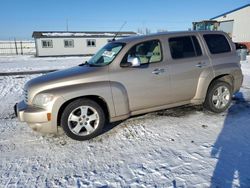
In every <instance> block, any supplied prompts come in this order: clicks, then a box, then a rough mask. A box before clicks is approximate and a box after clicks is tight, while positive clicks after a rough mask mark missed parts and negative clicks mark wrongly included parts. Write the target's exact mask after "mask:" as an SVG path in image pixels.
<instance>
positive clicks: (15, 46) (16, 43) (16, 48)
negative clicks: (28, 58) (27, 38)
mask: <svg viewBox="0 0 250 188" xmlns="http://www.w3.org/2000/svg"><path fill="white" fill-rule="evenodd" d="M14 42H15V48H16V55H18V50H17V43H16V38H14Z"/></svg>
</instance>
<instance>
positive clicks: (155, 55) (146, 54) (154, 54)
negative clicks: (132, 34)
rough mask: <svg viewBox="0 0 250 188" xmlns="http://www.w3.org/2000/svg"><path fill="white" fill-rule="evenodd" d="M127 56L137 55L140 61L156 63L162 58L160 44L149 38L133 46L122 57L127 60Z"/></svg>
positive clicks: (124, 60) (142, 62)
mask: <svg viewBox="0 0 250 188" xmlns="http://www.w3.org/2000/svg"><path fill="white" fill-rule="evenodd" d="M128 57H137V58H138V59H139V61H140V63H141V64H142V65H143V64H147V63H156V62H159V61H161V60H162V50H161V44H160V41H158V40H151V41H147V42H143V43H139V44H136V45H135V46H133V47H132V48H131V49H130V50H129V51H128V53H127V54H126V55H125V57H124V58H123V61H122V62H124V63H125V62H127V59H128Z"/></svg>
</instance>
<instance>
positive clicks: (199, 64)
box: [195, 62, 207, 68]
mask: <svg viewBox="0 0 250 188" xmlns="http://www.w3.org/2000/svg"><path fill="white" fill-rule="evenodd" d="M206 65H207V64H206V63H205V62H199V63H197V64H196V65H195V66H196V67H199V68H202V67H205V66H206Z"/></svg>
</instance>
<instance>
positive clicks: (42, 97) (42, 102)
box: [32, 93, 54, 107]
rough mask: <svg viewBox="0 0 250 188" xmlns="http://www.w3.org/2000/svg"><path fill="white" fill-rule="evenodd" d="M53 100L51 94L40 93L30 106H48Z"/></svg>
mask: <svg viewBox="0 0 250 188" xmlns="http://www.w3.org/2000/svg"><path fill="white" fill-rule="evenodd" d="M53 99H54V96H53V95H52V94H47V93H42V94H38V95H36V96H35V98H34V99H33V102H32V104H33V105H36V106H42V107H45V106H48V104H49V103H50V102H51V101H52V100H53Z"/></svg>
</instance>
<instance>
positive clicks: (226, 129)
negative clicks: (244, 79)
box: [211, 92, 250, 188]
mask: <svg viewBox="0 0 250 188" xmlns="http://www.w3.org/2000/svg"><path fill="white" fill-rule="evenodd" d="M211 156H212V157H214V158H217V159H218V161H217V164H216V166H215V169H214V172H213V175H212V178H211V187H223V188H227V187H235V186H237V187H238V186H239V187H249V186H250V170H249V169H250V104H249V102H248V101H246V100H245V99H244V96H243V94H242V93H241V92H239V93H237V94H236V95H235V98H234V101H233V104H232V105H231V107H230V108H229V109H228V113H227V116H226V118H225V121H224V126H223V129H222V131H221V132H220V134H219V136H218V138H217V140H216V142H215V143H214V145H213V148H212V151H211Z"/></svg>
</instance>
